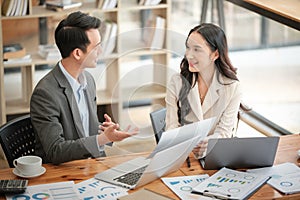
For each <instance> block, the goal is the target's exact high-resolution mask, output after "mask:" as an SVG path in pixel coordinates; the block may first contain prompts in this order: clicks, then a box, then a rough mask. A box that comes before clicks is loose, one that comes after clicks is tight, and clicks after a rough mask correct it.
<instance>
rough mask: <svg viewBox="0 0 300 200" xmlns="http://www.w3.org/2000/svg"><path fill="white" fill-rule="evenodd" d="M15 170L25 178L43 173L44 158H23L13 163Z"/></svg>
mask: <svg viewBox="0 0 300 200" xmlns="http://www.w3.org/2000/svg"><path fill="white" fill-rule="evenodd" d="M13 164H14V166H15V168H16V169H17V170H18V171H19V172H20V173H21V174H23V175H25V176H32V175H35V174H37V173H40V172H41V169H42V158H40V157H38V156H22V157H19V158H17V159H15V160H14V161H13Z"/></svg>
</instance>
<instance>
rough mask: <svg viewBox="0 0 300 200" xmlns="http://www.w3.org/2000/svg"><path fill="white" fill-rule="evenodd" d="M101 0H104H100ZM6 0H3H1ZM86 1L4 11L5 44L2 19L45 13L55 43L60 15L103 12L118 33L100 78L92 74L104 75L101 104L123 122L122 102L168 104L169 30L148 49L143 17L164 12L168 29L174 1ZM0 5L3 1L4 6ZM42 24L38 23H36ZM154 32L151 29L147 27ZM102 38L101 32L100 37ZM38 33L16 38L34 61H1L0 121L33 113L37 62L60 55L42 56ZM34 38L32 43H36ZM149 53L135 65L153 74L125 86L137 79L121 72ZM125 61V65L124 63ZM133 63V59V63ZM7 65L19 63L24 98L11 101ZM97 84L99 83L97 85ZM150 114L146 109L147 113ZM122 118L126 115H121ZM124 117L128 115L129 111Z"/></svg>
mask: <svg viewBox="0 0 300 200" xmlns="http://www.w3.org/2000/svg"><path fill="white" fill-rule="evenodd" d="M100 1H101V0H100ZM2 2H3V0H2V1H1V4H2ZM81 2H82V6H81V7H80V8H76V9H70V10H64V11H60V12H55V11H51V10H47V9H46V8H45V7H44V6H35V5H33V3H32V1H29V5H28V12H27V14H26V15H25V16H1V20H0V28H1V31H0V42H1V45H2V46H3V45H4V41H5V38H4V37H3V27H2V24H3V23H9V22H10V21H15V20H20V21H21V20H26V19H31V20H35V19H39V18H46V19H47V22H48V38H47V39H48V42H53V31H54V28H55V27H56V24H57V23H58V21H60V19H62V18H63V17H65V16H66V15H67V14H69V13H71V12H73V11H75V10H80V11H82V12H87V13H90V14H92V15H94V16H96V17H99V18H100V19H101V20H102V21H106V20H107V21H111V22H114V23H116V24H117V37H116V41H115V47H114V50H113V52H112V53H109V54H108V55H106V56H104V57H102V58H101V62H100V65H104V66H105V70H104V72H103V73H102V74H101V77H100V78H99V77H96V78H95V77H94V78H95V81H96V84H97V81H100V80H99V79H102V78H103V79H104V85H105V87H101V88H97V104H98V105H99V106H104V107H105V108H106V111H107V112H108V113H109V114H110V115H111V116H112V117H113V119H114V120H115V121H118V122H119V123H120V124H121V125H122V121H123V120H122V115H121V113H122V111H123V104H124V103H128V102H130V101H137V100H144V99H151V102H152V103H153V105H155V104H161V105H164V97H165V93H166V87H165V86H166V84H167V66H168V64H169V59H170V53H169V52H168V51H167V49H168V47H169V41H168V32H167V31H165V32H164V33H163V34H164V38H165V40H164V44H163V47H162V48H154V49H153V48H150V47H149V46H146V45H145V43H144V42H143V41H142V33H141V31H142V29H141V26H142V25H141V24H142V23H141V17H142V13H151V14H150V15H148V16H149V17H150V16H152V17H153V18H154V19H155V17H156V16H160V17H162V18H164V19H165V22H164V29H165V30H167V29H168V26H169V18H170V17H169V16H170V7H171V6H170V4H171V3H170V0H162V1H160V2H159V4H157V5H147V6H145V5H139V2H137V1H135V0H118V1H117V6H116V7H115V8H109V9H101V8H98V2H99V1H91V0H85V1H81ZM0 6H1V5H0ZM37 26H38V24H37ZM146 30H147V31H151V30H152V28H147V29H146ZM102 37H103V36H102ZM38 40H39V34H36V36H35V37H34V38H33V39H30V40H28V41H26V40H21V41H18V38H16V41H17V42H18V43H21V45H22V46H24V47H25V48H26V50H27V53H28V54H30V55H31V59H32V61H31V62H27V63H26V62H24V63H18V64H12V63H10V64H7V63H4V62H1V64H0V113H1V115H0V125H1V124H4V123H5V122H6V116H7V115H12V114H22V113H28V112H29V101H30V96H31V93H32V91H33V89H34V87H35V80H34V74H35V73H36V66H38V65H49V66H54V65H55V64H56V63H57V60H53V61H47V60H45V59H43V58H41V57H40V56H39V55H38V52H37V51H38V44H39V41H38ZM32 41H33V42H32ZM0 55H1V57H0V58H1V60H3V52H2V48H1V50H0ZM145 58H146V59H147V60H148V61H149V60H150V63H147V64H144V65H143V66H139V67H137V69H135V70H133V71H135V72H139V73H141V74H142V73H145V72H146V73H148V72H149V74H151V77H150V75H149V77H147V79H149V80H148V81H147V82H145V83H142V84H138V85H133V86H132V85H131V86H130V87H123V85H126V84H123V83H124V82H125V83H126V82H128V80H129V81H131V82H133V83H134V82H136V80H135V79H139V76H137V77H131V76H132V74H133V75H134V73H129V74H127V75H128V76H127V77H125V78H124V77H122V75H121V72H122V70H123V69H124V68H126V67H128V63H131V62H133V61H134V62H140V61H141V63H142V62H143V60H145ZM126 63H127V64H126ZM129 65H130V64H129ZM5 68H19V69H20V73H21V78H22V81H21V84H22V86H21V90H22V97H21V99H17V100H8V99H7V98H6V95H5V89H6V88H9V87H13V86H9V85H5V83H4V76H5V74H4V69H5ZM97 85H98V84H97ZM145 114H148V113H145ZM123 117H124V116H123ZM125 117H126V116H125Z"/></svg>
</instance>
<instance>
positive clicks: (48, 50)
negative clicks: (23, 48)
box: [38, 44, 61, 61]
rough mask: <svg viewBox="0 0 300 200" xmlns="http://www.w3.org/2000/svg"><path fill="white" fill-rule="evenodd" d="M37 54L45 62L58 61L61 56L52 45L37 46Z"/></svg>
mask: <svg viewBox="0 0 300 200" xmlns="http://www.w3.org/2000/svg"><path fill="white" fill-rule="evenodd" d="M38 54H39V55H40V56H41V57H42V58H44V59H46V60H48V61H49V60H57V61H58V60H60V59H61V54H60V52H59V50H58V48H57V46H56V45H54V44H45V45H39V51H38Z"/></svg>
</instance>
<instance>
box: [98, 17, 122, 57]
mask: <svg viewBox="0 0 300 200" xmlns="http://www.w3.org/2000/svg"><path fill="white" fill-rule="evenodd" d="M105 26H106V28H105V29H106V30H105V33H104V38H103V40H102V42H103V43H102V46H103V47H102V51H103V53H102V55H103V56H107V55H109V54H111V53H112V52H113V51H114V49H115V47H116V43H117V31H118V25H117V24H116V23H115V22H109V21H106V22H105Z"/></svg>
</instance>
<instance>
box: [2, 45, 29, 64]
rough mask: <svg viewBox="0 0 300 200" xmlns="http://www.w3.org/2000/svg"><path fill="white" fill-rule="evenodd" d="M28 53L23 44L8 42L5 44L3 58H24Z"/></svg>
mask: <svg viewBox="0 0 300 200" xmlns="http://www.w3.org/2000/svg"><path fill="white" fill-rule="evenodd" d="M25 55H26V49H25V48H24V47H22V46H21V44H8V45H4V46H3V59H4V60H8V59H13V58H22V57H24V56H25Z"/></svg>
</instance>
